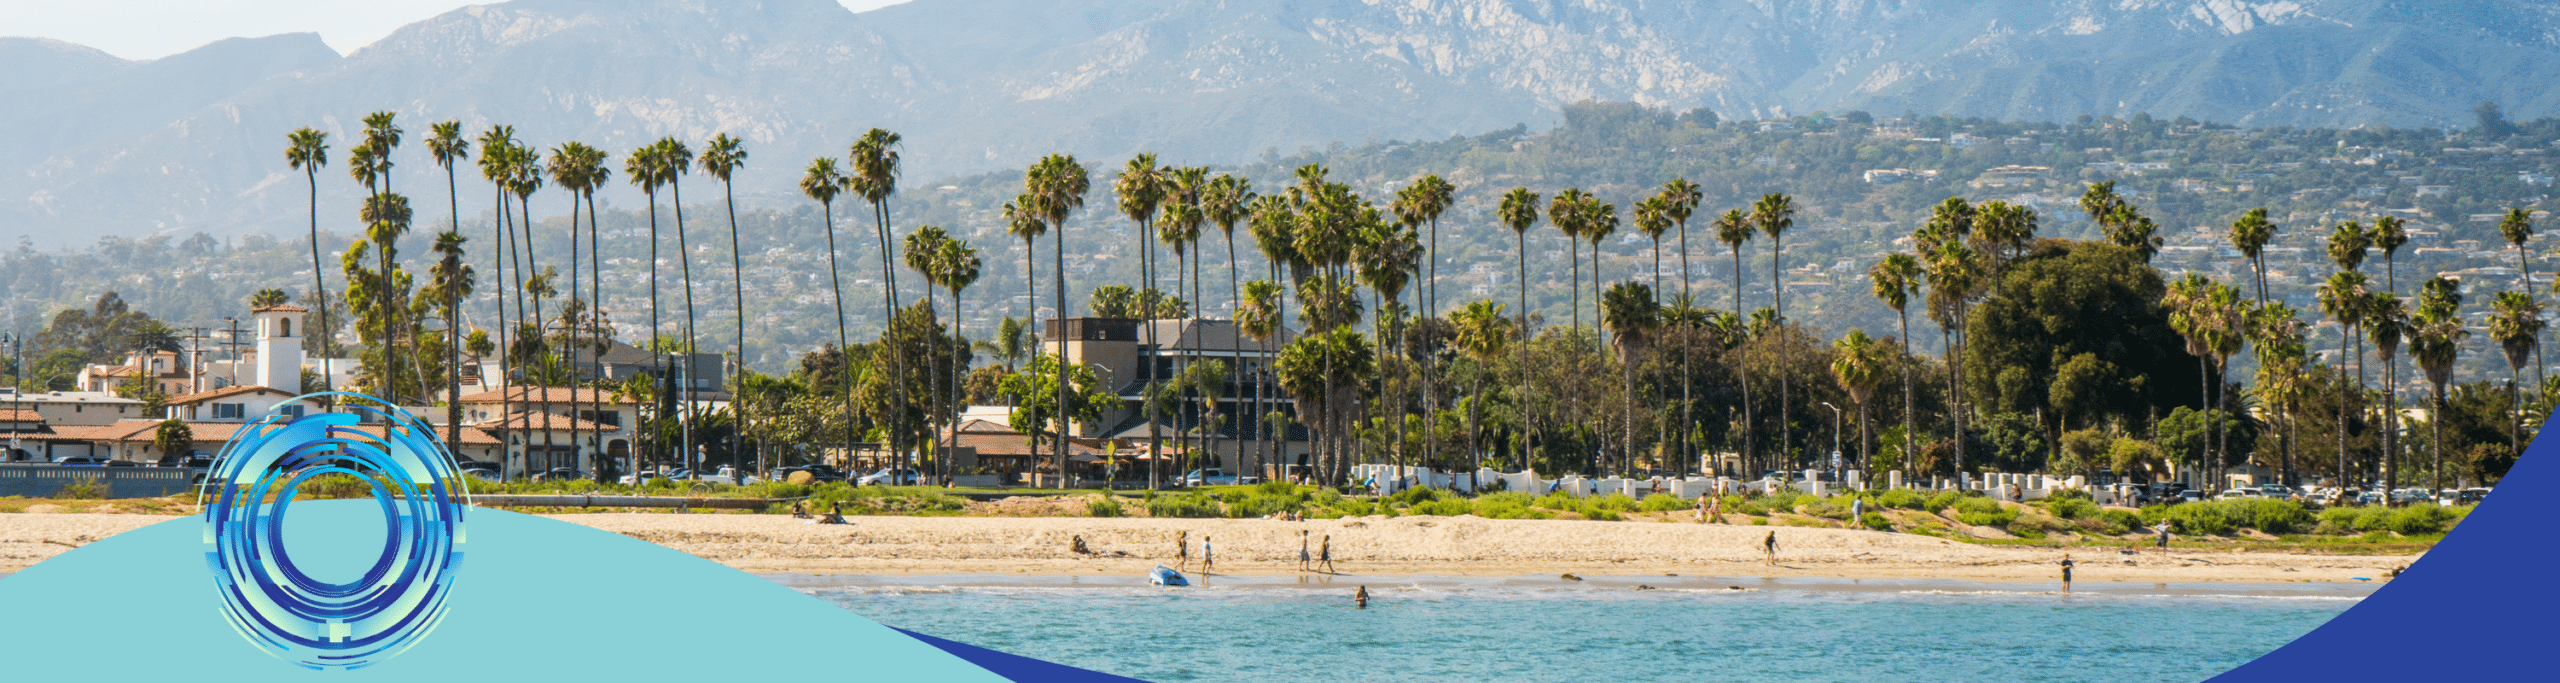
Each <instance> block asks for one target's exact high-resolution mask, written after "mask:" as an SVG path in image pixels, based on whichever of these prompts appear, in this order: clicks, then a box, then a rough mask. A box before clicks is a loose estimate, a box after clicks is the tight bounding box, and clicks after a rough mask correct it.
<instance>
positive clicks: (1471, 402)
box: [1449, 200, 1535, 467]
mask: <svg viewBox="0 0 2560 683" xmlns="http://www.w3.org/2000/svg"><path fill="white" fill-rule="evenodd" d="M1530 203H1532V204H1534V203H1535V200H1532V201H1531V202H1530ZM1449 322H1450V323H1451V326H1452V327H1454V328H1456V329H1455V330H1454V332H1455V334H1454V336H1455V337H1456V339H1455V340H1454V341H1455V345H1456V346H1457V347H1458V351H1459V352H1460V353H1464V354H1467V357H1468V358H1471V359H1474V360H1475V362H1476V372H1475V380H1476V381H1475V384H1476V387H1475V391H1474V392H1473V393H1474V394H1475V396H1474V397H1473V398H1470V399H1468V400H1467V452H1468V453H1469V454H1470V455H1472V456H1474V458H1475V460H1476V463H1475V465H1474V466H1475V467H1483V464H1482V463H1483V461H1484V458H1483V454H1484V447H1483V446H1482V442H1481V439H1482V435H1483V434H1484V428H1483V427H1482V426H1481V425H1482V424H1483V421H1482V418H1480V417H1479V414H1480V413H1482V412H1483V408H1484V400H1485V396H1484V378H1485V376H1486V375H1490V374H1493V359H1496V358H1501V357H1502V352H1503V348H1502V347H1503V346H1505V345H1507V344H1509V343H1510V341H1511V333H1512V331H1513V330H1514V329H1516V328H1514V327H1513V326H1512V325H1511V322H1510V321H1509V320H1505V319H1503V317H1502V304H1497V303H1494V302H1493V301H1492V300H1490V299H1486V300H1478V301H1474V302H1470V303H1468V304H1467V306H1466V308H1463V309H1460V310H1457V311H1454V312H1451V313H1450V314H1449ZM1524 424H1525V423H1524ZM1523 431H1524V432H1525V431H1526V430H1523ZM1526 457H1527V451H1526V450H1525V449H1524V450H1523V451H1522V458H1523V460H1521V463H1520V466H1521V467H1528V466H1529V463H1528V461H1527V460H1526Z"/></svg>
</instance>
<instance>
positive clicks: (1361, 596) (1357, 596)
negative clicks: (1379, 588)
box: [1351, 586, 1369, 609]
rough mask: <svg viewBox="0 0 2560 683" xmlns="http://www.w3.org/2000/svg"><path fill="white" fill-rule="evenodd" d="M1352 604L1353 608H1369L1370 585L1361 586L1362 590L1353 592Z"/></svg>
mask: <svg viewBox="0 0 2560 683" xmlns="http://www.w3.org/2000/svg"><path fill="white" fill-rule="evenodd" d="M1351 604H1352V606H1353V608H1354V609H1368V608H1369V587H1368V586H1361V587H1360V591H1359V592H1356V593H1352V594H1351Z"/></svg>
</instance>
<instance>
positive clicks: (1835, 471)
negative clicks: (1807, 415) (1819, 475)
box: [1822, 401, 1840, 481]
mask: <svg viewBox="0 0 2560 683" xmlns="http://www.w3.org/2000/svg"><path fill="white" fill-rule="evenodd" d="M1822 407H1824V408H1830V409H1831V480H1832V481H1840V406H1835V405H1831V402H1830V401H1823V402H1822Z"/></svg>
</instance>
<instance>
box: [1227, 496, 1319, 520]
mask: <svg viewBox="0 0 2560 683" xmlns="http://www.w3.org/2000/svg"><path fill="white" fill-rule="evenodd" d="M1306 509H1307V508H1306V504H1305V503H1301V502H1298V496H1297V495H1295V494H1291V495H1281V496H1271V495H1262V494H1258V493H1257V494H1254V495H1251V496H1245V497H1243V498H1242V499H1241V500H1238V499H1229V500H1228V501H1227V516H1228V517H1233V518H1236V519H1254V518H1258V517H1269V516H1271V515H1273V514H1276V513H1281V512H1305V511H1306Z"/></svg>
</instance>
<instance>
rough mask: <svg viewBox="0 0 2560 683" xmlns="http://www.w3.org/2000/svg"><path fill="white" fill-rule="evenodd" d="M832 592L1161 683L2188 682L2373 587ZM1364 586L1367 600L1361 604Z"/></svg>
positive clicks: (1429, 582)
mask: <svg viewBox="0 0 2560 683" xmlns="http://www.w3.org/2000/svg"><path fill="white" fill-rule="evenodd" d="M776 580H778V581H781V582H783V583H785V584H794V581H792V580H788V579H784V578H777V579H776ZM1069 581H1073V582H1074V583H1073V584H1069V583H1067V582H1069ZM831 583H833V584H834V585H822V584H818V583H809V582H802V583H799V584H797V587H800V588H802V589H804V590H809V591H810V592H811V593H812V594H813V595H816V596H818V597H820V598H822V599H825V600H827V601H829V602H832V603H834V604H836V605H839V606H842V607H844V608H846V609H850V610H853V611H854V612H856V613H859V614H862V615H863V616H866V617H869V618H871V619H873V620H876V621H879V622H881V623H884V624H888V625H890V626H896V627H899V628H904V629H909V630H913V631H916V632H919V633H926V634H931V635H935V636H940V637H944V638H949V639H952V640H957V641H961V642H966V643H970V644H973V645H978V646H982V647H988V648H993V649H997V650H1002V651H1005V652H1011V653H1014V654H1019V655H1024V656H1029V657H1036V658H1040V659H1045V660H1049V661H1053V662H1058V663H1062V664H1069V665H1073V666H1077V667H1082V668H1087V669H1093V670H1097V671H1104V672H1109V673H1114V674H1119V675H1123V676H1131V677H1135V678H1142V679H1147V680H1152V681H1591V680H1612V681H1646V680H1675V681H1691V680H1859V681H1888V680H1891V681H1900V680H1927V681H1942V680H1971V681H2003V680H2016V681H2029V680H2032V681H2074V680H2087V681H2193V680H2201V679H2203V678H2206V677H2208V676H2211V675H2213V674H2215V673H2218V672H2221V671H2224V670H2226V669H2229V668H2231V667H2233V666H2237V665H2238V664H2240V663H2242V662H2246V661H2248V660H2250V659H2253V658H2255V657H2257V656H2258V655H2261V654H2265V653H2266V652H2268V651H2270V650H2273V649H2275V648H2276V647H2277V646H2279V645H2282V644H2284V643H2285V642H2286V641H2289V640H2292V639H2293V638H2295V637H2297V636H2300V635H2301V634H2303V633H2305V632H2308V631H2310V630H2311V629H2312V628H2313V627H2316V626H2318V625H2319V624H2320V623H2322V622H2324V621H2327V620H2328V619H2329V618H2330V617H2332V616H2335V615H2336V614H2337V613H2338V612H2340V611H2343V610H2345V609H2346V608H2347V607H2349V606H2351V605H2353V604H2355V601H2356V600H2358V599H2361V597H2362V596H2363V595H2364V594H2365V593H2367V592H2369V590H2370V589H2369V587H2338V586H2215V585H2188V584H2170V585H2159V584H2105V585H2088V584H2083V585H2081V586H2080V587H2079V588H2078V592H2077V594H2075V595H2072V596H2068V597H2065V596H2061V595H2057V594H2054V593H2052V592H2050V591H2051V590H2052V587H2051V586H2049V585H1998V584H1969V583H1955V582H1924V581H1900V582H1892V581H1887V582H1879V581H1873V580H1870V581H1863V582H1850V581H1846V580H1794V581H1769V580H1762V579H1756V578H1753V579H1728V578H1709V577H1691V578H1680V577H1592V580H1590V581H1585V582H1580V583H1572V582H1566V581H1562V580H1558V579H1555V578H1552V577H1520V578H1514V579H1432V578H1408V579H1381V578H1376V577H1363V578H1360V579H1356V580H1354V579H1349V578H1347V577H1337V578H1335V579H1334V580H1333V581H1332V582H1331V583H1329V584H1327V583H1316V584H1306V583H1299V582H1297V581H1295V580H1292V579H1287V578H1277V579H1260V580H1254V579H1228V578H1225V577H1220V578H1218V579H1214V580H1212V581H1211V582H1210V583H1211V584H1212V585H1211V586H1209V587H1205V588H1202V587H1195V588H1187V589H1163V588H1151V587H1146V586H1143V585H1136V582H1135V581H1134V580H1130V579H1123V578H1118V577H1113V578H1096V577H1073V578H1056V579H1045V580H1026V579H1022V578H1020V577H941V578H938V579H920V578H918V577H897V578H887V577H882V578H860V577H855V578H849V579H834V580H833V581H831ZM1361 583H1365V584H1366V585H1367V586H1368V588H1369V591H1370V593H1371V595H1372V596H1373V598H1374V600H1373V601H1372V602H1371V603H1370V605H1369V608H1368V609H1366V610H1355V609H1352V606H1351V602H1350V599H1349V595H1350V593H1351V591H1352V589H1353V587H1354V586H1356V585H1360V584H1361ZM1639 584H1642V585H1650V586H1653V587H1654V589H1651V590H1644V589H1638V588H1637V586H1638V585H1639Z"/></svg>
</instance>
